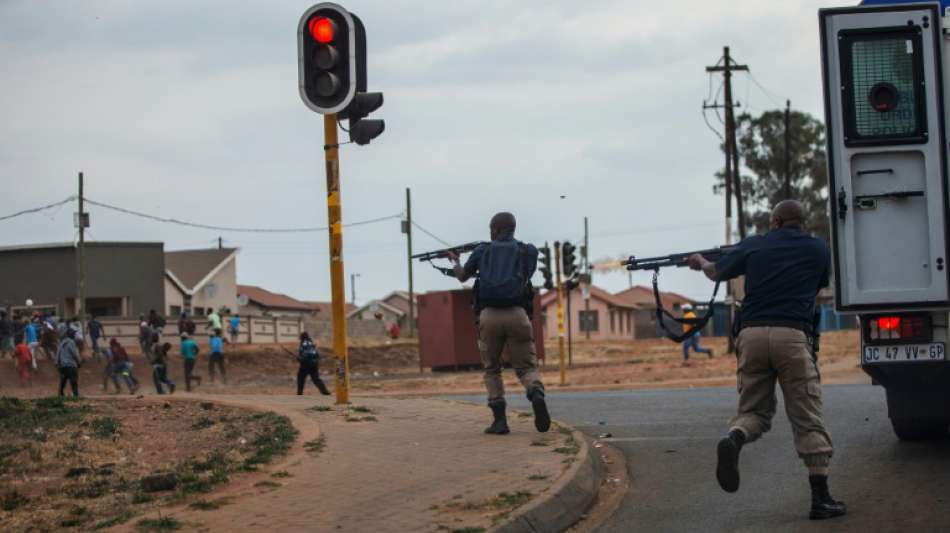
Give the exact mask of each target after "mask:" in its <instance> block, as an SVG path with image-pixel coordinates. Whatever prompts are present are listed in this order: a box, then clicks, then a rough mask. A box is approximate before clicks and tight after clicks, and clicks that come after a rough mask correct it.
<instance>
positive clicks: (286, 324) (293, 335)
mask: <svg viewBox="0 0 950 533" xmlns="http://www.w3.org/2000/svg"><path fill="white" fill-rule="evenodd" d="M166 320H167V321H168V323H167V325H166V326H165V328H164V329H163V330H162V341H163V342H170V343H172V344H174V345H177V344H178V343H179V341H180V332H179V331H178V322H177V320H175V319H173V318H167V319H166ZM100 322H101V323H102V329H103V336H104V337H105V338H106V339H111V338H113V337H115V338H116V339H118V340H119V342H121V343H122V344H123V345H125V346H136V345H137V344H138V338H139V321H138V320H134V319H124V318H108V319H102V320H100ZM222 322H224V324H223V325H224V326H225V328H224V332H223V333H224V335H225V336H227V337H228V340H230V336H229V335H228V328H229V327H230V323H229V321H228V319H227V318H225V319H223V320H222ZM196 325H197V328H196V329H195V334H194V335H193V336H192V338H194V339H195V341H196V342H198V343H199V344H207V343H208V339H209V338H210V337H211V330H210V329H206V328H205V326H204V325H203V324H199V323H197V322H196ZM303 330H304V325H303V321H302V320H300V319H297V318H271V317H241V324H240V326H239V327H238V338H237V340H236V341H235V342H236V344H266V343H278V342H297V340H298V339H299V337H300V332H301V331H303Z"/></svg>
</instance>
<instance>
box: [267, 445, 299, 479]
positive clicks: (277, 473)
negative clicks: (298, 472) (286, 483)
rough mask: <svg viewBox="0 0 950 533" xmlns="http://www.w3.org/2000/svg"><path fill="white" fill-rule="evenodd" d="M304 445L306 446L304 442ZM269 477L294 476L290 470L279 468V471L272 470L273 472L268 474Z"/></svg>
mask: <svg viewBox="0 0 950 533" xmlns="http://www.w3.org/2000/svg"><path fill="white" fill-rule="evenodd" d="M306 446H307V445H306V444H304V447H306ZM270 477H275V478H285V477H294V476H293V475H292V474H291V473H290V472H288V471H286V470H281V471H279V472H274V473H273V474H271V475H270Z"/></svg>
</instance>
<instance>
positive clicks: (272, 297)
mask: <svg viewBox="0 0 950 533" xmlns="http://www.w3.org/2000/svg"><path fill="white" fill-rule="evenodd" d="M237 290H238V294H242V295H244V296H247V299H248V300H249V301H251V302H253V303H255V304H257V305H259V306H261V307H266V308H270V309H287V310H292V311H312V310H313V306H312V305H310V304H309V303H307V302H303V301H300V300H297V299H296V298H291V297H290V296H287V295H286V294H280V293H277V292H271V291H269V290H267V289H262V288H260V287H255V286H254V285H238V286H237Z"/></svg>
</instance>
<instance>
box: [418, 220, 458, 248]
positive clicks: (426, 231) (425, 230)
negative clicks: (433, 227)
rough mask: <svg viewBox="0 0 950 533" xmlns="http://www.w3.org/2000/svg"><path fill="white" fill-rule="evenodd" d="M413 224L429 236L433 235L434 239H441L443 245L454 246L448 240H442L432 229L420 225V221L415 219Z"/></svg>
mask: <svg viewBox="0 0 950 533" xmlns="http://www.w3.org/2000/svg"><path fill="white" fill-rule="evenodd" d="M412 225H413V226H415V227H416V229H418V230H419V231H421V232H422V233H425V234H426V235H428V236H429V237H432V238H433V239H435V240H437V241H439V242H440V243H442V244H443V245H445V246H452V245H451V244H449V243H448V242H446V241H444V240H442V239H440V238H438V237H436V236H435V235H434V234H433V233H432V232H431V231H429V230H427V229H425V228H423V227H422V226H420V225H419V223H418V222H416V221H415V220H413V221H412Z"/></svg>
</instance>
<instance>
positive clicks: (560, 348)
mask: <svg viewBox="0 0 950 533" xmlns="http://www.w3.org/2000/svg"><path fill="white" fill-rule="evenodd" d="M554 271H555V272H556V275H557V277H556V278H555V281H556V282H557V285H556V286H555V287H554V290H556V291H557V360H558V366H559V367H560V370H561V386H562V387H563V386H564V385H565V384H566V382H567V375H566V374H565V370H564V303H563V301H562V299H561V296H562V292H563V290H562V285H561V243H560V242H555V243H554Z"/></svg>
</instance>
